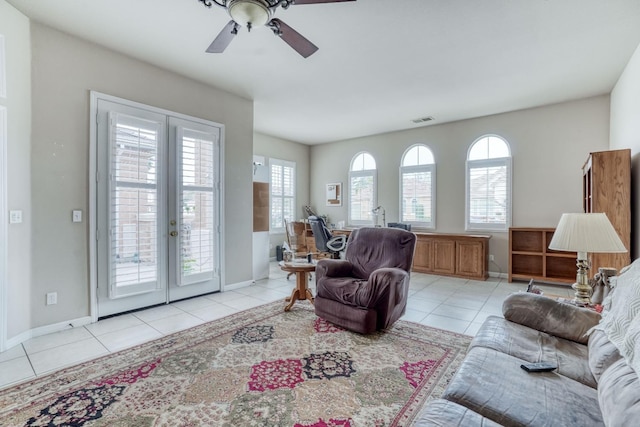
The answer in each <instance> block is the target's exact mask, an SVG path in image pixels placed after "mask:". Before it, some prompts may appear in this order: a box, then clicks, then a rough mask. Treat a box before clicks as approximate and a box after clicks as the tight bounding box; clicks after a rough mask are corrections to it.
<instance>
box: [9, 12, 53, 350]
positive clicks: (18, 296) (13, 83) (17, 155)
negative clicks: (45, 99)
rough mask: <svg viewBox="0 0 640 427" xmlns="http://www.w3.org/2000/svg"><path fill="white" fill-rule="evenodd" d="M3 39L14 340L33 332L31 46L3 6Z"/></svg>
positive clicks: (20, 20) (23, 24) (23, 25)
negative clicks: (15, 215)
mask: <svg viewBox="0 0 640 427" xmlns="http://www.w3.org/2000/svg"><path fill="white" fill-rule="evenodd" d="M0 34H2V35H4V38H5V50H6V56H5V59H6V73H7V79H6V80H7V97H6V98H4V99H3V98H0V105H3V106H4V107H6V109H7V171H6V173H7V187H8V188H7V209H8V210H21V211H22V219H23V222H22V224H10V225H8V228H7V230H8V241H7V242H6V243H7V247H8V256H7V271H6V278H7V283H6V299H7V313H6V314H7V319H9V322H8V324H7V338H8V339H11V338H13V337H16V336H17V335H19V334H21V333H23V332H25V331H27V330H29V329H30V327H31V319H30V318H31V310H30V307H31V298H30V295H31V237H32V235H31V217H32V209H31V178H30V171H31V166H30V161H31V157H30V148H31V145H30V140H31V43H30V39H29V20H28V19H27V18H26V17H25V16H23V15H22V14H21V13H20V12H18V11H17V10H16V9H14V8H13V6H11V5H9V4H8V3H7V2H5V1H4V0H0ZM0 274H1V273H0ZM41 302H44V297H43V298H42V299H41ZM3 314H4V313H3Z"/></svg>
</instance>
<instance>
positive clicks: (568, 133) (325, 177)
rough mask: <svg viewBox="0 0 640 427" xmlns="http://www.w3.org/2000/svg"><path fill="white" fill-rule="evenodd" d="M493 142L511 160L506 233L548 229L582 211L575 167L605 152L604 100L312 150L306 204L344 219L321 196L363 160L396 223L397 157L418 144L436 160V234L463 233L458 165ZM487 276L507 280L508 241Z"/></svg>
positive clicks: (496, 242)
mask: <svg viewBox="0 0 640 427" xmlns="http://www.w3.org/2000/svg"><path fill="white" fill-rule="evenodd" d="M490 133H491V134H498V135H500V136H502V137H504V138H505V139H506V140H507V141H508V142H509V144H510V146H511V150H512V155H513V226H514V227H555V226H556V225H557V222H558V220H559V219H560V215H561V214H562V213H563V212H580V211H581V210H582V169H581V168H582V165H583V164H584V162H585V160H586V159H587V156H588V154H589V152H591V151H600V150H606V149H608V147H609V141H608V139H609V97H608V96H599V97H594V98H588V99H583V100H578V101H573V102H567V103H562V104H556V105H550V106H546V107H540V108H534V109H529V110H522V111H515V112H510V113H505V114H498V115H494V116H488V117H482V118H478V119H472V120H464V121H459V122H454V123H446V124H442V125H432V126H426V127H420V128H417V129H413V130H407V131H401V132H392V133H388V134H382V135H374V136H369V137H364V138H358V139H353V140H348V141H340V142H336V143H331V144H325V145H316V146H313V147H312V148H311V204H312V206H314V207H317V211H318V213H321V214H327V215H329V217H330V219H331V222H336V221H340V220H346V219H347V205H346V203H345V204H343V206H342V207H326V206H324V201H323V197H324V188H325V185H326V184H327V183H329V182H343V183H344V186H345V194H346V193H347V191H348V190H347V184H348V169H349V164H350V162H351V159H352V158H353V156H354V155H355V154H356V153H358V152H360V151H368V152H370V153H371V154H372V155H373V156H374V157H375V159H376V162H377V167H378V204H380V205H382V206H384V207H385V209H386V217H387V218H386V219H387V222H394V221H398V215H399V167H400V159H401V157H402V154H403V153H404V151H405V150H406V149H407V148H408V147H409V146H411V145H412V144H415V143H418V142H420V143H425V144H426V145H428V146H429V147H430V148H431V149H432V151H433V153H434V156H435V160H436V174H437V195H436V200H437V202H436V203H437V208H436V209H437V212H436V222H437V224H436V225H437V230H436V231H437V232H448V233H462V232H464V231H465V230H464V223H465V215H464V209H465V160H466V156H467V150H468V148H469V145H470V144H471V143H472V142H473V141H474V140H476V139H477V138H478V137H480V136H482V135H484V134H490ZM492 236H493V237H492V238H491V240H490V249H489V250H490V253H491V254H493V255H495V264H492V265H490V266H489V269H490V271H494V272H502V273H507V272H508V266H509V263H508V249H509V236H508V233H493V234H492Z"/></svg>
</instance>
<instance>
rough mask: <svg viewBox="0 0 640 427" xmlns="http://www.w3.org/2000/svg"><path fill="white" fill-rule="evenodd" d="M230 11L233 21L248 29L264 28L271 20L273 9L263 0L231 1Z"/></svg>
mask: <svg viewBox="0 0 640 427" xmlns="http://www.w3.org/2000/svg"><path fill="white" fill-rule="evenodd" d="M228 11H229V15H231V19H233V20H234V21H235V22H237V23H238V24H240V25H243V26H245V27H247V28H248V29H251V28H252V27H256V26H258V27H260V26H263V25H265V24H266V23H267V22H269V20H270V19H271V9H269V5H268V4H267V3H266V2H265V1H263V0H231V1H230V2H229V6H228Z"/></svg>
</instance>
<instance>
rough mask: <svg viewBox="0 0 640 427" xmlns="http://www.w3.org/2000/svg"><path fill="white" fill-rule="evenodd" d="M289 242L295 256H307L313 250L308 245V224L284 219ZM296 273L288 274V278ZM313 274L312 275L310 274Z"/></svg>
mask: <svg viewBox="0 0 640 427" xmlns="http://www.w3.org/2000/svg"><path fill="white" fill-rule="evenodd" d="M284 228H285V231H286V232H287V243H288V244H289V248H290V249H291V251H292V252H293V255H294V256H295V257H305V256H307V254H308V253H309V252H311V250H310V249H309V247H308V246H307V224H305V223H304V222H301V221H287V220H285V221H284ZM293 274H294V273H289V274H287V279H289V277H291V276H292V275H293ZM309 276H311V275H309Z"/></svg>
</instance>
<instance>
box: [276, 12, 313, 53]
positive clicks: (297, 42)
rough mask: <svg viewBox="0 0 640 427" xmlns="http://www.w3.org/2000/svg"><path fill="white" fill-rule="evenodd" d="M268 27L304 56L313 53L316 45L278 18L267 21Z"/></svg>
mask: <svg viewBox="0 0 640 427" xmlns="http://www.w3.org/2000/svg"><path fill="white" fill-rule="evenodd" d="M268 25H269V27H270V28H271V29H272V30H273V32H274V33H275V35H277V36H280V38H281V39H282V40H284V41H285V42H286V43H287V44H288V45H289V46H291V47H292V48H293V50H295V51H296V52H298V53H299V54H300V55H302V56H303V57H304V58H308V57H309V56H311V55H313V54H314V53H315V52H316V50H318V47H317V46H316V45H314V44H313V43H311V42H310V41H309V40H307V39H306V38H305V37H304V36H303V35H302V34H300V33H299V32H297V31H296V30H294V29H293V28H291V27H290V26H288V25H287V24H285V23H284V22H282V21H281V20H279V19H278V18H273V19H272V20H271V21H270V22H269V24H268Z"/></svg>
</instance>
